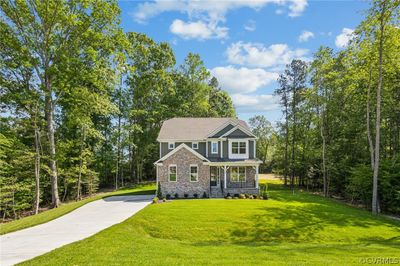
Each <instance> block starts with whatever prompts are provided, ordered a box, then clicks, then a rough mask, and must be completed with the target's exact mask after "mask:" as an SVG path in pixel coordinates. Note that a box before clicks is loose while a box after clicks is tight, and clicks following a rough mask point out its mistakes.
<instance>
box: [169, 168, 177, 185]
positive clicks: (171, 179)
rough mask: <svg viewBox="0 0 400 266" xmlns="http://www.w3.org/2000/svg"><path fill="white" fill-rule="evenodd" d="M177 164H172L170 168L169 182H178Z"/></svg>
mask: <svg viewBox="0 0 400 266" xmlns="http://www.w3.org/2000/svg"><path fill="white" fill-rule="evenodd" d="M176 171H177V169H176V164H170V165H169V167H168V181H169V182H176V179H177V173H176Z"/></svg>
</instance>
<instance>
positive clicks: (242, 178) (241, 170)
mask: <svg viewBox="0 0 400 266" xmlns="http://www.w3.org/2000/svg"><path fill="white" fill-rule="evenodd" d="M231 181H232V182H246V167H243V166H238V167H232V168H231Z"/></svg>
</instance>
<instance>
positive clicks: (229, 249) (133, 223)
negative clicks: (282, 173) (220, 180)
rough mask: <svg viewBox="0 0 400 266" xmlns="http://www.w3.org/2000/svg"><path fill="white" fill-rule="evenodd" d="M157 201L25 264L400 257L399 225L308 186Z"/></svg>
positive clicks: (345, 261) (325, 261)
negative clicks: (265, 195)
mask: <svg viewBox="0 0 400 266" xmlns="http://www.w3.org/2000/svg"><path fill="white" fill-rule="evenodd" d="M269 186H270V188H269V189H270V196H271V199H270V200H264V201H263V200H249V199H246V200H239V199H238V200H234V199H232V200H225V199H210V200H201V199H199V200H175V201H172V202H167V203H162V204H153V205H150V206H148V207H146V208H145V209H143V210H142V211H140V212H139V213H138V214H136V215H134V216H132V217H131V218H129V219H128V220H126V221H124V222H123V223H120V224H117V225H115V226H112V227H110V228H108V229H106V230H104V231H102V232H100V233H98V234H96V235H94V236H92V237H90V238H88V239H85V240H82V241H79V242H76V243H73V244H70V245H67V246H64V247H62V248H59V249H56V250H55V251H53V252H50V253H48V254H45V255H43V256H40V257H37V258H35V259H33V260H31V261H28V262H25V263H24V264H26V265H82V266H83V265H210V264H213V265H260V264H261V265H278V264H279V265H282V264H287V265H350V264H361V263H360V259H362V258H371V257H380V258H381V257H391V258H399V257H400V255H399V254H400V223H399V222H398V221H394V220H390V219H387V218H383V217H374V216H372V215H371V214H370V213H368V212H367V211H364V210H359V209H356V208H353V207H350V206H346V205H344V204H341V203H337V202H335V201H333V200H329V199H324V198H322V197H320V196H316V195H311V194H308V193H305V192H296V194H295V195H292V193H291V192H290V191H288V190H284V189H282V188H281V186H280V185H277V184H272V185H269Z"/></svg>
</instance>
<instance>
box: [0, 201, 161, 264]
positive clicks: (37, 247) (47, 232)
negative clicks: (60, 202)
mask: <svg viewBox="0 0 400 266" xmlns="http://www.w3.org/2000/svg"><path fill="white" fill-rule="evenodd" d="M152 197H154V196H153V195H135V196H113V197H109V198H104V199H101V200H97V201H93V202H90V203H88V204H85V205H84V206H82V207H80V208H78V209H76V210H74V211H72V212H70V213H68V214H65V215H63V216H61V217H59V218H57V219H55V220H52V221H50V222H47V223H44V224H40V225H37V226H34V227H30V228H26V229H23V230H20V231H16V232H13V233H9V234H5V235H3V236H0V249H1V251H0V252H1V253H0V254H1V256H0V265H1V266H7V265H13V264H16V263H18V262H22V261H25V260H28V259H31V258H34V257H36V256H39V255H42V254H44V253H46V252H49V251H51V250H53V249H55V248H58V247H61V246H63V245H66V244H69V243H72V242H75V241H78V240H81V239H84V238H87V237H89V236H91V235H93V234H95V233H97V232H99V231H101V230H103V229H105V228H107V227H110V226H111V225H114V224H117V223H120V222H122V221H124V220H125V219H127V218H129V217H130V216H132V215H133V214H135V213H136V212H138V211H140V210H141V209H143V208H144V207H145V206H146V205H147V204H149V203H150V202H151V198H152Z"/></svg>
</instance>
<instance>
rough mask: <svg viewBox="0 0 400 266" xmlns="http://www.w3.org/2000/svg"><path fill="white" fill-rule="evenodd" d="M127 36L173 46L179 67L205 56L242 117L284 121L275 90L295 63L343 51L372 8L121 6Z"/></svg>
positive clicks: (317, 4)
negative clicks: (325, 49)
mask: <svg viewBox="0 0 400 266" xmlns="http://www.w3.org/2000/svg"><path fill="white" fill-rule="evenodd" d="M119 4H120V7H121V10H122V26H123V28H124V30H125V31H136V32H142V33H145V34H147V35H148V36H150V37H151V38H153V39H154V40H156V41H157V42H168V43H170V45H171V47H172V48H173V50H174V52H175V55H176V60H177V64H180V63H182V61H183V59H184V58H185V56H186V55H187V54H188V53H189V52H193V53H198V54H200V56H201V58H202V59H203V61H204V64H205V65H206V67H207V68H208V69H209V70H210V72H211V73H212V74H213V75H214V76H216V77H217V78H218V80H219V82H220V85H221V87H222V89H224V90H226V91H227V92H228V93H229V94H230V95H231V97H232V100H233V102H234V104H235V107H236V111H237V114H238V117H239V118H241V119H245V120H248V118H250V117H252V116H254V115H256V114H261V115H265V116H266V117H267V118H268V119H269V120H270V121H271V122H276V121H278V120H280V119H281V118H282V115H281V111H280V107H279V105H278V104H277V99H276V98H275V97H274V96H273V91H274V89H275V88H276V87H277V84H276V77H277V76H278V74H279V72H280V71H282V69H283V68H284V65H285V64H287V63H289V62H290V61H291V60H292V59H294V58H300V59H304V60H310V59H311V58H312V54H313V53H314V52H315V51H316V50H317V49H318V47H320V46H321V45H325V46H329V47H332V48H334V49H335V50H340V49H343V48H344V47H345V46H346V45H347V43H348V40H349V39H350V38H351V34H352V30H354V29H355V27H356V26H357V25H358V24H359V23H360V21H361V20H362V18H363V14H364V12H365V10H366V9H367V8H368V6H369V4H368V2H365V1H323V0H320V1H309V0H257V1H244V0H224V1H211V0H204V1H190V0H182V1H178V0H164V1H160V0H156V1H142V2H139V1H120V3H119Z"/></svg>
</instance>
